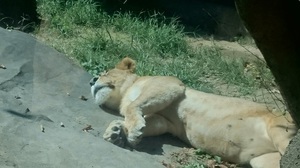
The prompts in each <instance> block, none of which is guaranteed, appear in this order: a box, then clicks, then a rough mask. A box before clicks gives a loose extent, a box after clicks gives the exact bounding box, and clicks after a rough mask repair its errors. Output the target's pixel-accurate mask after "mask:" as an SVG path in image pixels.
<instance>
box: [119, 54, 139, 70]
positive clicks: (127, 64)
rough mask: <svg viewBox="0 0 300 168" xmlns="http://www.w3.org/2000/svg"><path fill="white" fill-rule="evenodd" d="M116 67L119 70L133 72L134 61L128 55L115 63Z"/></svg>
mask: <svg viewBox="0 0 300 168" xmlns="http://www.w3.org/2000/svg"><path fill="white" fill-rule="evenodd" d="M116 68H117V69H121V70H129V71H130V72H134V70H135V61H134V60H133V59H131V58H129V57H125V58H124V59H123V60H122V61H121V62H119V63H118V64H117V65H116Z"/></svg>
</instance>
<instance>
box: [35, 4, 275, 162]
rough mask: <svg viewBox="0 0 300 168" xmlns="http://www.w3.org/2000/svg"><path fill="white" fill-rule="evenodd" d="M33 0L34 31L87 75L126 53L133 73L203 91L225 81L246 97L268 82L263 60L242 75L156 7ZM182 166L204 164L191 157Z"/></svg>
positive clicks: (239, 65)
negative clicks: (38, 21) (145, 10)
mask: <svg viewBox="0 0 300 168" xmlns="http://www.w3.org/2000/svg"><path fill="white" fill-rule="evenodd" d="M37 2H38V12H39V13H40V15H41V18H42V20H43V24H42V25H41V26H40V28H39V29H37V30H36V36H37V37H38V38H39V39H41V40H44V41H45V42H46V43H48V44H49V45H52V46H53V47H54V48H56V49H57V50H59V51H61V52H63V53H65V54H66V55H67V56H68V57H69V58H70V59H72V60H73V61H74V62H75V63H77V64H78V65H80V66H82V67H84V68H85V69H86V70H87V71H88V72H89V73H90V74H92V75H97V74H99V73H100V72H102V71H104V70H107V69H110V68H113V67H114V65H115V64H116V63H117V62H119V61H120V60H121V59H122V58H124V57H125V56H129V57H131V58H133V59H135V60H136V61H137V63H138V64H137V72H136V73H137V74H138V75H171V76H177V77H178V78H179V79H181V80H182V81H183V82H184V83H185V84H186V85H187V86H189V87H192V88H195V89H198V90H202V91H206V92H213V93H220V90H219V88H218V86H223V85H225V86H234V88H235V92H237V93H238V95H239V96H246V95H250V96H251V95H252V94H253V93H254V92H255V91H257V90H259V89H261V88H263V87H265V84H268V85H269V84H270V83H272V81H273V77H272V75H271V73H270V71H269V69H268V68H267V67H266V66H265V64H263V63H253V64H254V68H253V69H252V71H250V73H248V75H245V73H244V70H245V67H244V65H245V62H246V61H245V60H241V59H234V60H233V61H232V60H228V59H225V57H224V56H223V55H222V54H221V52H220V49H219V48H218V47H216V46H212V47H205V46H202V47H201V46H199V47H197V48H195V47H193V46H191V44H189V43H188V40H187V36H186V34H185V32H184V31H183V30H184V27H183V26H182V25H180V24H179V23H178V22H177V21H176V18H165V17H164V16H163V15H162V14H159V13H155V12H153V13H152V14H151V15H149V16H148V17H140V16H137V15H133V14H131V13H115V14H113V15H108V14H107V13H105V12H104V10H103V9H102V8H101V5H100V4H96V3H94V1H93V0H37ZM240 41H242V40H240ZM240 43H241V42H240ZM244 43H245V42H244ZM244 43H243V44H244ZM249 74H250V75H249ZM257 76H260V79H257ZM262 83H264V85H262ZM223 89H224V88H223ZM232 92H233V91H232V89H231V90H228V91H225V94H226V95H233V94H232ZM222 93H224V92H222ZM234 95H235V96H236V94H234ZM184 167H186V168H196V167H203V165H202V164H200V163H199V162H195V163H194V162H193V163H189V164H187V165H185V166H184Z"/></svg>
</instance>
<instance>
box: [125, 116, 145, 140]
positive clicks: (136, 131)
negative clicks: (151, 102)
mask: <svg viewBox="0 0 300 168" xmlns="http://www.w3.org/2000/svg"><path fill="white" fill-rule="evenodd" d="M145 126H146V123H145V120H144V118H143V117H141V118H140V119H138V120H136V121H135V122H133V121H130V122H128V120H127V122H126V120H125V127H126V128H127V129H128V136H127V141H128V143H129V144H130V145H132V146H136V145H137V144H138V143H139V142H140V141H141V140H142V137H143V129H144V128H145Z"/></svg>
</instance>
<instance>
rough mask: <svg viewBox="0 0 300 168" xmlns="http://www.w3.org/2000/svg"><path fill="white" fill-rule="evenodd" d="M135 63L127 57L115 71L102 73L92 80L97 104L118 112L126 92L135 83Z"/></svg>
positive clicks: (92, 88)
mask: <svg viewBox="0 0 300 168" xmlns="http://www.w3.org/2000/svg"><path fill="white" fill-rule="evenodd" d="M134 70H135V61H134V60H132V59H130V58H128V57H126V58H124V59H123V60H122V61H121V62H120V63H118V64H117V65H116V67H115V68H114V69H111V70H109V71H107V72H102V73H101V74H100V76H99V77H94V78H92V79H91V80H90V85H91V92H92V95H93V97H94V98H95V101H96V103H98V104H99V105H105V106H106V107H108V108H110V109H114V110H118V108H119V105H120V101H121V98H122V96H123V94H124V92H125V90H126V89H127V88H128V87H129V86H130V85H131V84H132V83H133V82H134V81H135V79H136V78H137V75H135V74H134V73H133V72H134Z"/></svg>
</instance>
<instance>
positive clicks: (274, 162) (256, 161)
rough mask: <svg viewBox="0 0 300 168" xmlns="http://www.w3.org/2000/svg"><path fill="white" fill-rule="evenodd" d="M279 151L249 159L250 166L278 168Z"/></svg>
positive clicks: (253, 167) (254, 167) (255, 167)
mask: <svg viewBox="0 0 300 168" xmlns="http://www.w3.org/2000/svg"><path fill="white" fill-rule="evenodd" d="M280 159H281V155H280V153H279V152H274V153H267V154H263V155H260V156H258V157H255V158H253V159H251V160H250V165H251V167H252V168H280Z"/></svg>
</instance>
